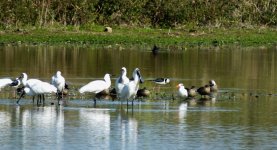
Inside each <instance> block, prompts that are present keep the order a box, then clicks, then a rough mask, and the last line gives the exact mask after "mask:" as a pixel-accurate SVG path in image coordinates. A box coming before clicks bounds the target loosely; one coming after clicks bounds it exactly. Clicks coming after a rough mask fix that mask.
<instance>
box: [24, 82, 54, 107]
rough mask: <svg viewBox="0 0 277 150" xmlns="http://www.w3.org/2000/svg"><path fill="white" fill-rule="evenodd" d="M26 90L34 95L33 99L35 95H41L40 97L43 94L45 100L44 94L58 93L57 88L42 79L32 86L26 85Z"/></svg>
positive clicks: (30, 94)
mask: <svg viewBox="0 0 277 150" xmlns="http://www.w3.org/2000/svg"><path fill="white" fill-rule="evenodd" d="M24 92H25V94H27V95H28V96H33V101H34V97H35V96H39V97H40V98H41V96H42V98H43V101H44V96H43V94H48V93H57V88H56V87H55V86H53V85H51V84H49V83H47V82H43V81H41V82H37V83H34V84H33V86H32V87H25V88H24ZM43 103H44V102H43Z"/></svg>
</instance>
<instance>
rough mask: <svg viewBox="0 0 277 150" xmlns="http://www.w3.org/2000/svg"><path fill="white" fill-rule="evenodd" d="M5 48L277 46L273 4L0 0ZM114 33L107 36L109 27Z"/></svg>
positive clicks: (251, 0) (200, 0)
mask: <svg viewBox="0 0 277 150" xmlns="http://www.w3.org/2000/svg"><path fill="white" fill-rule="evenodd" d="M0 7H1V10H0V14H1V15H0V35H1V36H0V43H32V44H36V43H51V44H55V43H78V44H159V45H177V46H180V47H186V46H199V45H225V44H239V45H264V44H276V41H277V39H276V38H277V35H276V23H277V13H276V8H277V1H274V0H263V1H261V0H247V1H240V0H231V1H229V0H215V1H209V0H191V1H183V0H173V1H169V0H136V1H133V0H120V1H117V0H69V1H68V0H59V1H57V0H41V1H31V0H19V1H17V0H9V1H4V0H0ZM105 26H110V27H112V28H113V32H112V33H104V32H103V30H104V27H105Z"/></svg>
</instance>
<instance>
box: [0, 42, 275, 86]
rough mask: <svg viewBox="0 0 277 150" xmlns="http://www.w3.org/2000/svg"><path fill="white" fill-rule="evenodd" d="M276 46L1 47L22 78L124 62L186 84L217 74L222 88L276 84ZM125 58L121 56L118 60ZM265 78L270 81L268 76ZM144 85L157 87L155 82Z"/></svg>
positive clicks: (4, 60) (5, 65)
mask: <svg viewBox="0 0 277 150" xmlns="http://www.w3.org/2000/svg"><path fill="white" fill-rule="evenodd" d="M276 52H277V51H276V50H275V48H272V49H242V48H239V47H230V48H228V47H227V48H224V49H221V50H218V51H216V50H207V49H190V50H186V51H170V52H161V53H159V55H158V56H155V57H154V56H153V55H152V53H151V52H150V51H145V50H133V49H132V50H128V49H125V50H118V49H105V48H103V49H101V48H99V49H95V48H92V47H85V46H84V47H80V46H1V47H0V68H1V70H0V77H17V76H18V75H19V74H20V73H22V72H26V73H28V74H30V77H38V78H41V79H44V80H46V81H50V77H51V76H52V74H53V73H55V72H56V71H57V70H60V71H62V73H63V75H64V76H65V78H66V79H68V80H69V82H71V83H74V84H76V85H82V84H83V83H87V82H88V81H90V79H91V78H101V77H102V76H103V75H104V74H105V73H111V74H114V75H118V74H119V70H120V68H121V67H122V66H125V67H126V68H127V70H128V76H130V74H131V73H130V71H131V70H133V69H134V68H136V67H139V68H140V69H141V72H142V74H143V76H144V77H145V78H146V79H147V78H152V79H153V78H156V77H169V78H172V79H173V80H171V81H172V83H171V84H170V86H171V87H174V86H175V85H176V83H178V82H180V81H182V82H183V81H184V84H185V86H186V87H190V86H192V85H194V86H196V87H199V86H202V85H205V84H206V83H207V82H208V81H209V80H210V79H215V80H216V81H217V83H218V84H219V87H221V88H224V87H228V88H230V87H236V88H239V89H263V90H268V91H272V90H274V89H276V88H277V87H276V85H275V84H274V83H276V82H277V79H276V74H277V73H276V72H277V70H276V69H275V68H276V65H277V59H276V58H275V57H276V56H277V55H276ZM119 60H120V61H119ZM264 79H266V80H264ZM145 86H153V83H152V82H148V83H145Z"/></svg>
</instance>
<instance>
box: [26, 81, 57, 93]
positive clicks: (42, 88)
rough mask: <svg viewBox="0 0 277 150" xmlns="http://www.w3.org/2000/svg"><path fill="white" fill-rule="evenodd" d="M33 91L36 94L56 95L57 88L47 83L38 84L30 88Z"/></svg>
mask: <svg viewBox="0 0 277 150" xmlns="http://www.w3.org/2000/svg"><path fill="white" fill-rule="evenodd" d="M30 89H31V90H32V91H34V92H35V93H36V94H46V93H56V92H57V88H56V87H55V86H53V85H51V84H49V83H47V82H37V83H36V84H34V85H33V86H32V87H30Z"/></svg>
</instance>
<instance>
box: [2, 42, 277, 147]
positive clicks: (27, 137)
mask: <svg viewBox="0 0 277 150" xmlns="http://www.w3.org/2000/svg"><path fill="white" fill-rule="evenodd" d="M276 52H277V51H276V49H275V48H268V49H265V48H237V47H236V48H234V47H232V48H222V49H219V50H218V49H189V50H186V51H178V50H172V49H171V50H167V49H164V50H163V51H162V52H161V53H159V54H158V55H157V56H153V55H152V54H151V51H150V50H148V51H145V50H144V49H132V50H129V49H127V48H126V49H123V50H121V49H111V48H103V49H95V48H91V47H77V46H64V47H63V46H20V47H19V46H5V47H1V48H0V77H1V78H3V77H17V76H19V75H20V73H21V72H26V73H27V74H29V76H30V77H35V78H40V79H42V80H45V81H49V80H50V77H51V76H52V75H53V74H54V73H55V72H56V71H57V70H61V71H62V73H63V75H64V76H65V77H66V79H67V81H68V82H69V83H70V85H71V86H72V91H71V92H72V95H70V98H69V100H67V102H66V103H65V104H64V105H63V106H57V105H50V102H55V101H54V100H53V97H49V96H48V97H47V102H46V105H45V106H44V107H43V106H35V105H33V104H32V101H31V100H30V98H28V97H26V98H25V99H23V100H22V101H20V103H21V105H15V102H16V100H15V99H13V98H12V97H13V96H14V95H13V89H12V88H5V89H3V90H2V91H1V92H0V96H1V99H0V133H1V134H0V145H1V149H28V150H29V149H38V148H42V149H88V148H89V149H274V148H277V144H276V140H277V115H276V114H277V109H276V107H277V96H276V94H277V92H276V89H277V86H276V84H275V83H276V80H277V79H276V75H277V69H275V68H276V65H277V59H276V58H275V57H276V56H277V55H276ZM122 66H125V67H126V68H127V69H128V74H130V72H131V71H132V70H133V69H134V68H135V67H139V68H140V69H141V73H142V75H143V77H144V78H145V79H146V80H149V79H153V78H156V77H169V78H170V79H172V80H171V81H172V82H171V83H170V84H169V85H166V86H161V87H157V86H156V85H155V84H154V83H152V82H150V81H146V82H145V83H144V84H142V85H141V87H144V86H145V87H147V88H149V89H151V92H152V93H153V94H152V95H151V97H150V98H147V99H143V100H141V101H135V103H134V107H133V109H131V108H130V106H129V108H128V109H127V107H126V102H124V103H123V105H120V102H119V101H111V100H99V101H97V104H96V106H94V105H93V103H92V101H91V100H90V99H87V98H84V99H82V98H81V97H80V96H79V95H78V94H76V95H74V93H76V91H75V90H76V89H78V88H79V87H80V86H81V85H83V84H85V83H87V82H89V81H91V80H94V79H96V78H97V79H98V78H103V76H104V74H105V73H107V72H108V73H111V74H114V75H118V74H119V70H120V68H121V67H122ZM114 78H115V77H114ZM114 78H113V82H114ZM210 79H215V81H216V82H217V83H218V84H219V87H220V91H219V93H218V95H217V97H216V98H214V99H200V97H197V98H195V99H192V100H189V101H187V102H184V101H179V100H178V99H177V98H176V97H175V100H173V97H172V94H173V95H174V94H175V92H176V88H175V86H176V85H177V84H178V83H179V82H182V83H184V84H185V86H188V87H190V86H191V85H195V86H201V85H204V84H206V83H207V82H208V81H209V80H210ZM154 87H155V91H153V88H154ZM155 93H158V94H155Z"/></svg>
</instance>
